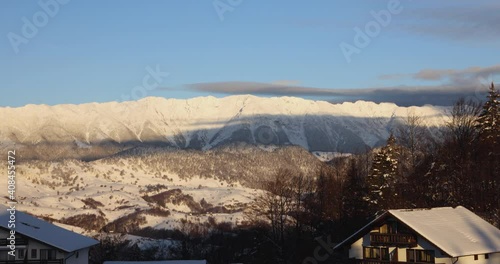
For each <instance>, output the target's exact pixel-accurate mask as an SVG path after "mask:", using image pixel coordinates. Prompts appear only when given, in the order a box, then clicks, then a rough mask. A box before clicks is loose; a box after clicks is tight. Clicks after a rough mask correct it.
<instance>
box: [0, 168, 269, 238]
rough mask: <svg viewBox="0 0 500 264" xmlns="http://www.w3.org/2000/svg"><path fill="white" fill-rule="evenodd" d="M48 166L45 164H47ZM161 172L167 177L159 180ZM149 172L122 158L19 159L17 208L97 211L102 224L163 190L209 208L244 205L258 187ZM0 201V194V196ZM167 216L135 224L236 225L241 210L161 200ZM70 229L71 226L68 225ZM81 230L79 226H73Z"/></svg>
mask: <svg viewBox="0 0 500 264" xmlns="http://www.w3.org/2000/svg"><path fill="white" fill-rule="evenodd" d="M47 164H50V165H47ZM164 175H166V176H167V178H168V179H165V178H162V177H164ZM162 177H159V176H158V175H155V173H153V172H152V171H151V170H150V168H148V167H147V165H146V164H134V165H132V164H128V162H127V160H126V159H123V160H119V161H118V162H116V161H115V164H113V163H111V162H107V161H102V162H101V161H96V162H93V163H84V162H79V161H65V162H63V163H58V162H53V163H41V162H38V163H37V162H34V163H29V162H28V163H24V164H21V165H19V166H18V178H17V180H18V189H17V194H16V195H17V197H18V200H19V209H20V210H23V211H27V212H29V213H31V214H34V215H38V216H44V217H49V218H51V219H55V220H61V219H63V218H68V217H71V216H76V215H82V214H95V215H98V214H99V213H100V212H102V214H103V215H104V216H105V218H106V219H107V222H112V221H114V220H116V219H118V218H120V217H123V216H126V215H129V214H132V213H134V212H135V211H136V210H144V209H148V208H151V206H152V204H150V203H148V202H147V201H145V200H144V199H143V198H142V196H143V195H146V194H147V195H149V196H152V195H155V194H158V193H161V192H164V191H168V190H174V189H179V190H180V191H181V192H182V195H189V196H191V197H192V200H193V201H194V202H196V203H199V202H200V201H201V200H202V199H203V200H205V201H206V202H207V203H209V204H212V205H213V206H224V207H226V208H244V207H245V204H248V203H250V202H252V200H253V199H254V197H256V195H257V194H259V193H260V192H261V191H260V190H256V189H250V188H246V187H243V186H242V185H241V184H239V183H231V184H229V183H227V182H225V181H221V180H215V179H205V178H200V177H197V176H194V177H192V178H190V179H181V178H180V177H179V176H178V175H175V174H170V173H162ZM156 185H160V186H162V188H160V189H159V190H156V191H150V192H148V193H146V192H145V190H146V187H147V186H156ZM2 199H5V198H2ZM86 199H93V200H94V201H96V202H98V203H100V204H102V205H98V206H97V208H92V206H89V205H86V203H85V202H84V200H86ZM165 209H167V210H169V211H170V216H168V217H160V216H153V215H145V217H146V220H147V223H146V224H143V225H141V227H147V226H151V227H154V228H168V229H174V228H178V227H179V226H180V221H181V219H186V220H189V221H191V222H194V223H197V222H198V223H204V222H206V221H207V220H208V217H213V218H214V219H215V220H216V221H217V222H230V223H232V224H235V225H236V224H240V223H241V222H242V221H244V216H243V213H242V212H235V213H227V214H224V213H206V214H198V213H196V212H193V211H192V209H191V208H190V207H189V206H188V205H187V204H186V203H182V202H180V203H177V204H173V203H172V202H169V203H167V204H166V208H165ZM68 229H70V230H71V228H69V227H68ZM73 230H75V231H76V232H78V233H84V230H83V229H81V228H76V227H75V228H73Z"/></svg>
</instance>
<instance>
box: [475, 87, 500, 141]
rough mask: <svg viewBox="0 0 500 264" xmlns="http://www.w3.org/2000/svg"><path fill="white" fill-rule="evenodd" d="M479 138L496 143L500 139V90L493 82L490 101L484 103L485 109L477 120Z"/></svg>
mask: <svg viewBox="0 0 500 264" xmlns="http://www.w3.org/2000/svg"><path fill="white" fill-rule="evenodd" d="M477 123H478V129H479V138H480V140H481V141H483V142H487V143H488V144H492V145H496V144H498V143H499V141H500V92H499V91H498V90H495V85H494V84H493V83H491V86H490V89H489V92H488V101H486V102H485V103H484V105H483V110H482V112H481V114H480V115H479V118H478V120H477Z"/></svg>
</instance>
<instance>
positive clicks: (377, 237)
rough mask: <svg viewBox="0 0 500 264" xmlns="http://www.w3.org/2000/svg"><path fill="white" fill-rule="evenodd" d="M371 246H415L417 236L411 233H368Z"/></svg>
mask: <svg viewBox="0 0 500 264" xmlns="http://www.w3.org/2000/svg"><path fill="white" fill-rule="evenodd" d="M370 244H371V245H372V246H407V247H415V246H417V237H416V236H415V235H412V234H380V233H371V234H370Z"/></svg>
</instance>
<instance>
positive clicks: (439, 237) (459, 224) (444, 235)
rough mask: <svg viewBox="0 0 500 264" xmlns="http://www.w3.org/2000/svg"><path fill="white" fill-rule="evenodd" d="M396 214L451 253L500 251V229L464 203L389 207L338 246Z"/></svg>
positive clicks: (457, 254) (471, 253) (454, 255)
mask: <svg viewBox="0 0 500 264" xmlns="http://www.w3.org/2000/svg"><path fill="white" fill-rule="evenodd" d="M389 215H390V216H393V217H395V218H397V219H398V220H399V221H401V222H403V223H404V224H406V225H407V226H408V227H410V228H411V229H413V230H414V231H415V232H417V233H418V234H419V235H420V236H422V237H423V238H425V239H426V240H428V241H429V242H431V243H432V244H434V245H435V246H436V247H438V248H439V249H441V250H443V251H444V252H446V254H448V255H449V256H451V257H460V256H469V255H476V254H487V253H495V252H500V230H498V228H496V227H494V226H493V225H491V224H490V223H488V222H486V221H485V220H483V219H482V218H481V217H479V216H477V215H476V214H474V213H473V212H471V211H469V210H468V209H467V208H465V207H462V206H457V207H455V208H452V207H440V208H432V209H401V210H389V211H387V212H385V213H384V214H382V215H381V216H379V217H377V218H376V219H375V220H373V221H372V222H370V223H369V224H367V225H366V226H365V227H363V228H362V229H360V230H359V231H357V232H356V233H355V234H353V235H352V236H350V237H349V238H347V239H346V240H344V241H343V242H341V243H340V244H338V245H337V246H335V249H337V248H341V247H343V246H346V245H348V244H350V243H353V242H354V241H355V240H357V239H359V238H360V237H362V236H363V235H365V234H367V233H368V232H370V230H371V227H372V226H373V225H375V224H376V223H381V222H382V221H383V220H384V219H385V218H386V217H388V216H389Z"/></svg>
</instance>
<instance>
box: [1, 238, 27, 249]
mask: <svg viewBox="0 0 500 264" xmlns="http://www.w3.org/2000/svg"><path fill="white" fill-rule="evenodd" d="M15 241H16V246H22V245H27V244H28V240H27V239H26V238H22V237H16V239H15ZM7 245H10V240H7V238H1V239H0V247H1V246H7Z"/></svg>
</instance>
